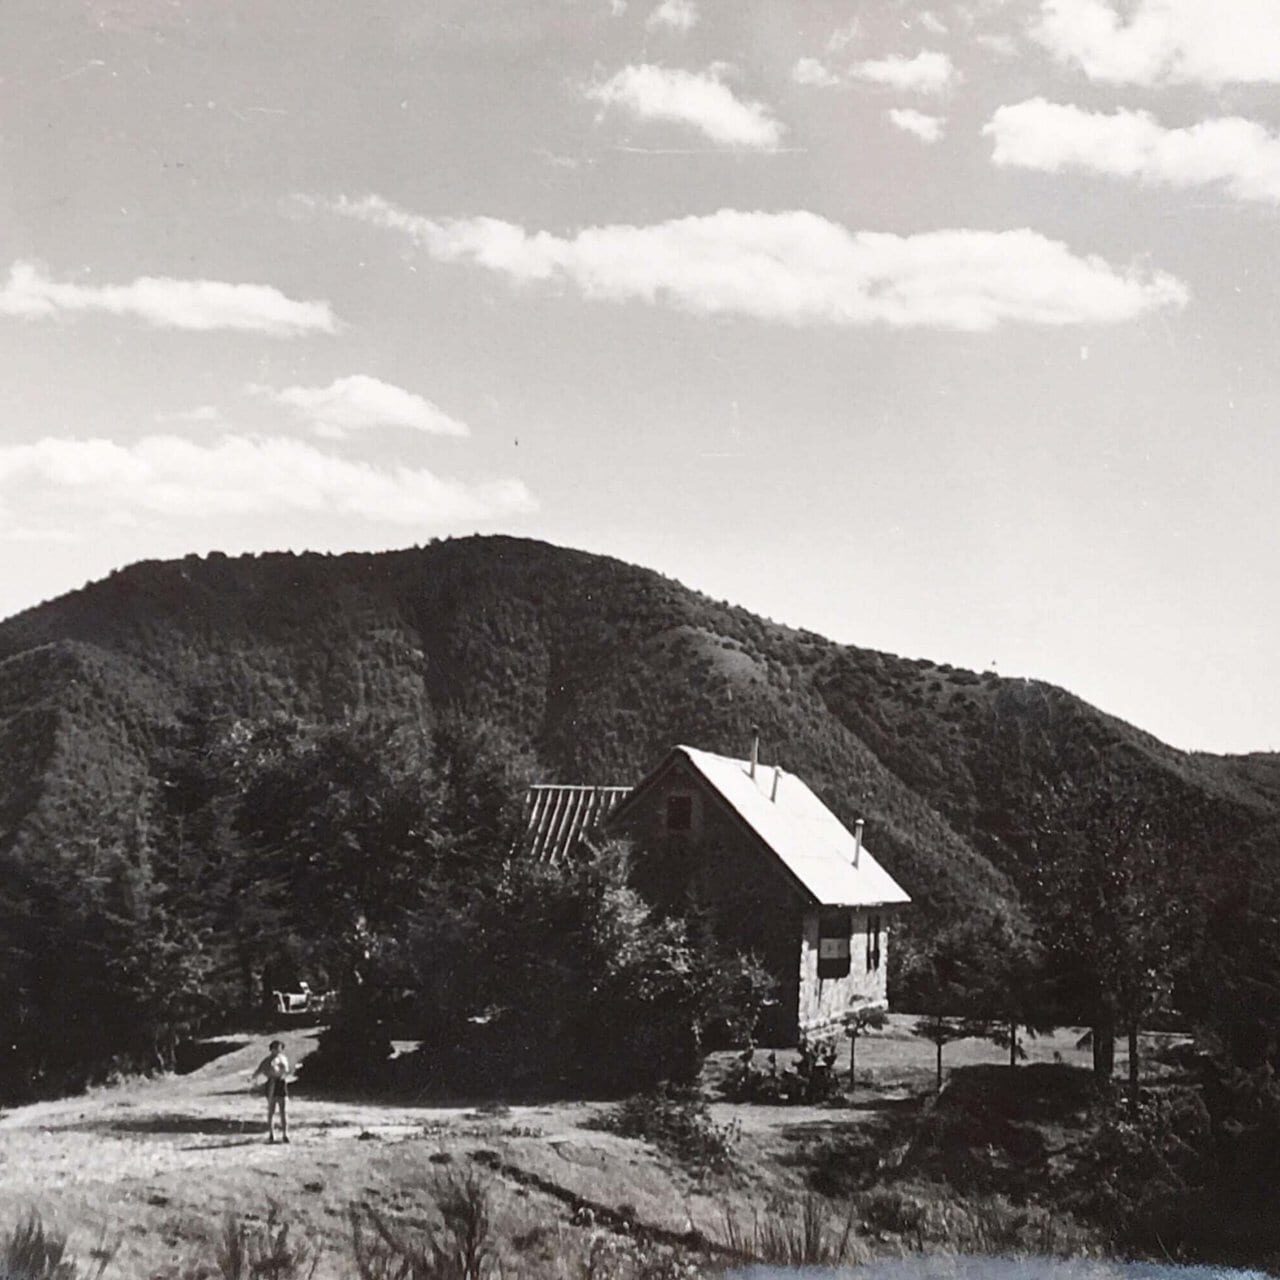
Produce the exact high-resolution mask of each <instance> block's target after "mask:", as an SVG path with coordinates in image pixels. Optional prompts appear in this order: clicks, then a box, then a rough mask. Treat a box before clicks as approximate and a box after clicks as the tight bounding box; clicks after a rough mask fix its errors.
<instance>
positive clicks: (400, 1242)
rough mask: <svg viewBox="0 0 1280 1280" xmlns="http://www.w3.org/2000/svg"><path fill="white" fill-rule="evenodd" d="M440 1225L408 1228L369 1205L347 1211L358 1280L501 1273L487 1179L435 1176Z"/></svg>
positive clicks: (480, 1279)
mask: <svg viewBox="0 0 1280 1280" xmlns="http://www.w3.org/2000/svg"><path fill="white" fill-rule="evenodd" d="M432 1190H433V1197H432V1198H433V1199H434V1201H435V1205H436V1209H437V1211H438V1212H439V1214H440V1220H441V1221H440V1226H439V1227H438V1228H435V1227H426V1228H420V1229H419V1230H417V1231H409V1230H408V1229H407V1228H404V1227H402V1226H400V1225H399V1224H397V1223H392V1222H390V1221H389V1220H388V1219H386V1218H384V1217H383V1216H382V1215H381V1214H379V1213H377V1212H376V1211H375V1210H373V1209H371V1208H367V1207H366V1208H364V1209H353V1210H352V1212H351V1254H352V1260H353V1261H354V1263H355V1266H356V1273H357V1275H358V1276H359V1280H496V1278H497V1277H499V1276H500V1275H501V1274H502V1272H501V1264H500V1262H499V1260H498V1256H497V1244H496V1241H495V1239H494V1232H493V1215H492V1209H491V1197H490V1194H489V1187H488V1184H487V1183H486V1182H485V1181H484V1179H483V1178H481V1176H480V1175H479V1174H477V1173H475V1172H474V1171H470V1172H467V1173H464V1174H453V1175H450V1176H448V1177H442V1178H437V1179H436V1181H435V1184H434V1186H433V1189H432Z"/></svg>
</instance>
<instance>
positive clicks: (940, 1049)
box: [937, 1040, 942, 1093]
mask: <svg viewBox="0 0 1280 1280" xmlns="http://www.w3.org/2000/svg"><path fill="white" fill-rule="evenodd" d="M937 1048H938V1086H937V1092H938V1093H941V1092H942V1041H941V1040H939V1041H938V1045H937Z"/></svg>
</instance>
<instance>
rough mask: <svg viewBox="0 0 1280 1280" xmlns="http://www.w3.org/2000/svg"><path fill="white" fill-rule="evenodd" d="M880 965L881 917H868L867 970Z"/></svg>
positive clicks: (869, 970)
mask: <svg viewBox="0 0 1280 1280" xmlns="http://www.w3.org/2000/svg"><path fill="white" fill-rule="evenodd" d="M879 967H880V917H879V916H878V915H875V916H868V917H867V972H868V973H870V972H871V971H872V970H873V969H878V968H879Z"/></svg>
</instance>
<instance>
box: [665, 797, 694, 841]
mask: <svg viewBox="0 0 1280 1280" xmlns="http://www.w3.org/2000/svg"><path fill="white" fill-rule="evenodd" d="M667 830H668V831H669V832H672V833H676V834H684V833H686V832H689V831H692V830H693V797H692V796H682V795H675V796H668V797H667Z"/></svg>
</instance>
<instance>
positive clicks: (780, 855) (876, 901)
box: [632, 747, 911, 907]
mask: <svg viewBox="0 0 1280 1280" xmlns="http://www.w3.org/2000/svg"><path fill="white" fill-rule="evenodd" d="M676 758H683V759H684V760H685V761H686V762H687V763H688V764H689V765H690V766H691V767H692V768H693V769H694V770H695V771H696V772H697V773H698V774H700V775H701V777H702V778H703V780H704V781H705V782H706V783H707V785H708V786H710V787H712V788H713V789H714V790H715V792H716V793H717V795H719V797H720V798H721V800H723V801H724V803H725V804H726V805H728V807H729V808H730V809H731V810H732V811H733V812H734V813H735V814H736V815H737V816H738V817H739V818H741V819H742V821H743V822H745V823H746V824H747V826H748V827H750V828H751V830H752V831H753V832H754V833H755V834H756V836H757V837H758V838H759V839H760V841H761V843H763V844H764V845H765V846H767V847H768V848H769V849H770V850H771V851H772V853H773V854H774V856H775V857H777V859H778V860H779V861H780V862H781V863H782V864H783V866H784V867H785V868H786V869H787V871H789V872H790V873H791V876H792V877H793V878H794V879H795V880H796V881H798V882H799V884H800V886H801V888H803V889H804V890H805V892H807V893H808V895H809V896H810V897H811V898H812V899H813V900H814V902H815V903H817V904H818V905H819V906H830V907H837V906H839V907H877V906H891V905H895V904H902V903H907V902H910V901H911V899H910V898H909V897H908V896H907V894H906V893H905V892H904V891H903V889H902V888H901V886H900V885H898V884H897V882H896V881H895V880H894V879H893V877H892V876H890V875H889V873H888V872H887V871H886V870H885V869H884V868H883V867H882V866H881V865H880V864H879V863H878V862H877V861H876V860H875V858H873V857H872V856H871V854H870V853H869V852H868V851H867V847H866V845H865V844H863V845H862V847H861V850H859V849H858V845H857V840H856V839H855V838H854V835H853V833H852V832H851V831H849V830H848V829H847V828H846V827H845V826H844V824H843V823H842V822H841V821H840V819H839V818H837V817H836V815H835V814H834V813H832V812H831V810H830V809H828V808H827V806H826V805H825V804H823V803H822V801H821V800H819V799H818V797H817V796H816V795H814V793H813V792H812V791H810V790H809V788H808V786H806V784H805V783H804V782H803V781H801V779H799V778H797V777H796V775H795V774H794V773H787V772H786V770H779V772H778V786H777V792H776V794H775V793H774V786H773V783H774V766H773V765H757V767H756V776H755V777H754V778H752V776H751V765H750V763H749V762H748V761H746V760H735V759H732V758H731V757H729V756H718V755H713V754H712V753H711V752H710V751H700V750H698V748H697V747H672V749H671V751H670V752H668V754H667V756H666V757H665V758H664V759H663V761H662V763H661V764H660V765H659V766H658V767H657V769H655V770H654V771H653V773H651V774H650V775H649V777H648V778H646V779H645V781H644V782H642V783H640V785H639V786H638V787H636V789H635V792H633V793H632V794H638V793H639V792H640V791H641V790H643V789H644V787H645V785H646V783H647V782H648V781H649V780H650V779H653V778H656V777H657V775H658V774H660V773H662V772H664V771H665V770H666V768H667V767H668V766H669V765H670V764H671V762H672V761H673V760H674V759H676ZM855 854H856V855H857V866H855V865H854V857H855Z"/></svg>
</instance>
